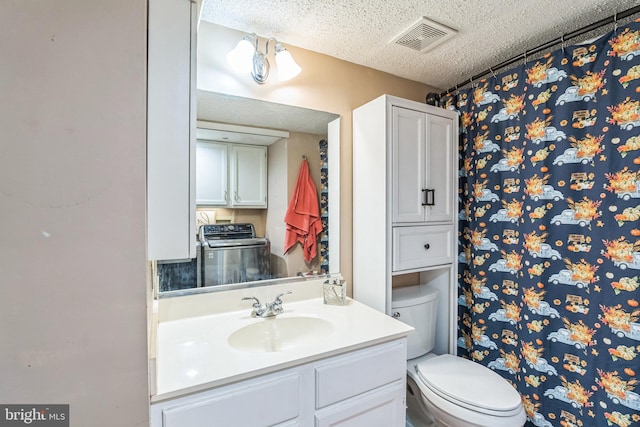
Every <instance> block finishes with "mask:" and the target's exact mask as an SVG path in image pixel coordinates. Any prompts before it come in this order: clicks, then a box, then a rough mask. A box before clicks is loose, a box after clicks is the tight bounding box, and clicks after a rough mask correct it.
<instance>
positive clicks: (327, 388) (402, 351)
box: [315, 340, 407, 409]
mask: <svg viewBox="0 0 640 427" xmlns="http://www.w3.org/2000/svg"><path fill="white" fill-rule="evenodd" d="M406 360H407V350H406V340H400V341H394V342H392V343H388V344H383V345H380V346H377V347H371V348H368V349H365V350H359V351H356V352H353V353H350V354H349V355H347V356H342V357H340V356H339V357H336V358H334V359H332V360H331V361H330V362H326V363H318V364H317V365H316V366H315V382H316V409H320V408H324V407H325V406H327V405H331V404H333V403H336V402H340V401H342V400H345V399H348V398H350V397H354V396H357V395H359V394H362V393H365V392H367V391H370V390H373V389H375V388H378V387H382V386H384V385H386V384H390V383H392V382H394V381H398V380H401V381H404V379H405V375H406V367H407V363H406Z"/></svg>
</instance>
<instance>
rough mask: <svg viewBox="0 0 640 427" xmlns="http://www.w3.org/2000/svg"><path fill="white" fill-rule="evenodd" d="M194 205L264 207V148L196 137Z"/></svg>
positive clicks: (265, 203)
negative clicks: (197, 138)
mask: <svg viewBox="0 0 640 427" xmlns="http://www.w3.org/2000/svg"><path fill="white" fill-rule="evenodd" d="M196 148H197V154H196V204H198V205H205V206H218V207H230V208H266V207H267V147H264V146H256V145H246V144H229V143H223V142H213V141H205V140H198V141H197V144H196Z"/></svg>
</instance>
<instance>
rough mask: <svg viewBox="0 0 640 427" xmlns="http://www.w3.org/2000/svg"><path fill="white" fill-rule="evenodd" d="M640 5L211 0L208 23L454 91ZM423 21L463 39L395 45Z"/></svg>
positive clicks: (537, 0) (573, 0) (526, 0)
mask: <svg viewBox="0 0 640 427" xmlns="http://www.w3.org/2000/svg"><path fill="white" fill-rule="evenodd" d="M638 4H639V1H638V0H501V1H498V0H449V1H442V0H342V1H341V0H322V1H320V0H296V1H292V0H269V1H255V0H253V1H248V0H205V3H204V6H203V11H202V19H204V20H205V21H209V22H212V23H215V24H218V25H222V26H224V27H228V28H232V29H235V30H239V31H243V32H247V33H256V34H258V36H260V37H274V38H276V39H278V41H281V42H283V43H285V44H290V45H293V46H297V47H301V48H304V49H308V50H312V51H315V52H320V53H323V54H326V55H330V56H333V57H336V58H339V59H343V60H345V61H349V62H353V63H356V64H360V65H364V66H367V67H371V68H374V69H377V70H380V71H385V72H387V73H390V74H393V75H396V76H400V77H404V78H407V79H410V80H414V81H418V82H422V83H425V84H428V85H432V86H435V87H439V88H442V89H447V88H450V87H453V86H455V85H456V84H458V83H460V82H463V81H465V80H467V79H469V78H470V77H472V76H473V75H476V74H478V73H480V72H482V71H484V70H486V69H488V68H489V67H493V66H495V65H496V64H499V63H501V62H503V61H505V60H507V59H510V58H512V57H514V56H516V55H520V54H522V53H523V52H524V51H525V50H530V49H533V48H535V47H536V46H538V45H541V44H543V43H546V42H548V41H550V40H554V39H557V38H559V37H561V36H562V35H563V34H568V33H570V32H572V31H575V30H577V29H579V28H581V27H583V26H586V25H589V24H591V23H594V22H597V21H599V20H601V19H604V18H607V17H609V16H612V15H614V14H615V13H618V12H622V11H624V10H627V9H630V8H632V7H635V6H638ZM423 16H425V17H427V18H429V19H431V20H433V21H436V22H438V23H440V24H443V25H445V26H447V27H451V28H454V29H456V30H458V34H457V35H456V36H455V37H453V38H451V39H449V40H447V41H445V42H444V43H442V44H440V45H439V46H437V47H435V48H434V49H433V50H430V51H428V52H422V53H421V52H416V51H414V50H411V49H409V48H407V47H404V46H399V45H395V44H393V43H390V41H391V40H393V39H394V38H395V37H396V36H398V35H399V34H400V33H402V32H404V31H405V30H406V29H407V28H409V27H410V26H412V25H413V24H414V23H416V22H417V21H418V20H419V19H420V18H422V17H423ZM576 41H577V40H576Z"/></svg>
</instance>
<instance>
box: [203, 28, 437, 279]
mask: <svg viewBox="0 0 640 427" xmlns="http://www.w3.org/2000/svg"><path fill="white" fill-rule="evenodd" d="M243 35H244V33H240V32H237V31H233V30H230V29H227V28H224V27H220V26H217V25H214V24H210V23H208V22H201V23H200V28H199V33H198V88H199V89H203V90H207V91H211V92H221V93H226V94H231V95H237V96H244V97H250V98H258V99H262V100H266V101H271V102H277V103H282V104H290V105H295V106H299V107H306V108H312V109H316V110H323V111H329V112H332V113H336V114H340V118H341V152H340V156H341V159H342V161H341V170H340V175H341V182H342V185H341V189H340V190H341V200H340V204H341V212H340V222H341V232H342V239H341V240H342V241H341V248H340V252H341V259H340V265H341V270H342V273H343V275H344V276H345V278H346V279H347V280H348V283H349V285H351V276H352V268H351V265H352V238H351V235H352V166H351V165H352V161H353V159H352V141H351V111H352V110H353V109H354V108H356V107H358V106H360V105H362V104H364V103H366V102H368V101H370V100H372V99H374V98H376V97H378V96H380V95H382V94H385V93H386V94H390V95H395V96H399V97H402V98H407V99H411V100H415V101H419V102H424V99H425V97H426V94H427V93H429V92H433V91H436V89H435V88H433V87H430V86H426V85H424V84H421V83H417V82H413V81H410V80H406V79H402V78H400V77H395V76H392V75H390V74H386V73H383V72H380V71H376V70H373V69H370V68H366V67H362V66H359V65H356V64H352V63H349V62H345V61H342V60H339V59H336V58H333V57H330V56H327V55H322V54H319V53H316V52H312V51H308V50H304V49H299V48H296V47H294V46H289V45H285V46H286V48H287V49H288V50H289V51H290V52H291V54H292V56H293V57H294V59H295V60H296V62H297V63H298V64H299V65H300V66H301V67H302V69H303V71H302V73H301V74H300V75H299V76H298V77H296V78H295V79H293V80H290V81H288V82H279V81H278V79H277V78H276V77H277V76H275V75H273V76H272V77H271V78H270V79H269V80H268V81H267V82H266V83H265V84H263V85H258V84H256V83H255V82H254V81H253V80H252V79H251V77H250V76H247V75H236V74H234V73H233V72H232V70H231V69H230V68H229V66H228V65H227V63H226V53H227V52H228V51H230V50H231V49H233V48H234V47H235V45H236V44H237V43H238V41H239V40H240V39H241V38H242V36H243ZM260 36H266V35H262V34H260ZM260 46H261V48H262V50H264V40H261V42H260ZM270 51H272V46H270ZM271 59H272V58H270V60H271ZM271 62H272V63H273V62H274V61H271ZM274 74H275V73H274ZM329 203H331V201H329ZM329 256H331V255H329Z"/></svg>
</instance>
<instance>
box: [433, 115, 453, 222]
mask: <svg viewBox="0 0 640 427" xmlns="http://www.w3.org/2000/svg"><path fill="white" fill-rule="evenodd" d="M426 121H427V138H426V139H427V148H426V156H427V166H426V171H427V182H426V189H427V190H428V191H429V192H430V194H427V196H428V198H429V203H430V205H429V206H427V207H426V219H427V221H429V222H451V221H453V209H454V206H453V199H454V192H453V191H454V190H453V168H454V167H455V165H454V162H455V159H456V154H455V148H456V147H455V145H456V143H455V141H454V140H453V133H452V132H453V121H452V120H451V119H450V118H448V117H439V116H432V115H428V116H427V118H426Z"/></svg>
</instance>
